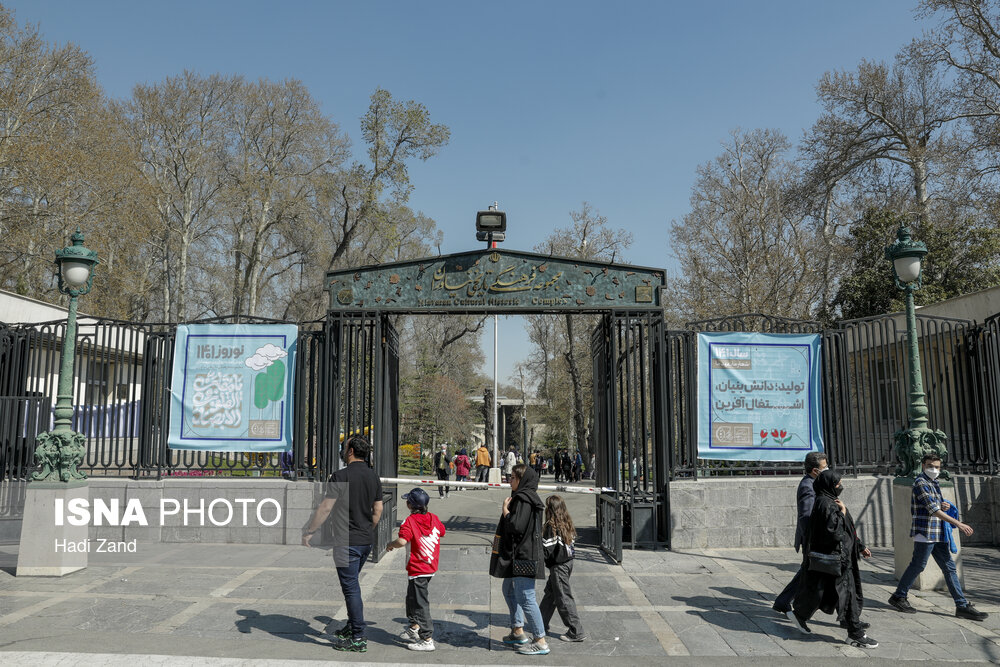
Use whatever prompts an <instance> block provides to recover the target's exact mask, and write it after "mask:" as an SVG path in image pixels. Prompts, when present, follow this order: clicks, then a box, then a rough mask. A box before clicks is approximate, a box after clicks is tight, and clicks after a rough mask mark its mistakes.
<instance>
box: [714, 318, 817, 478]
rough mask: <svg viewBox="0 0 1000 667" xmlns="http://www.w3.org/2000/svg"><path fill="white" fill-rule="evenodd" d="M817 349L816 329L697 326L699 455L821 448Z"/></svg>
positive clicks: (763, 454)
mask: <svg viewBox="0 0 1000 667" xmlns="http://www.w3.org/2000/svg"><path fill="white" fill-rule="evenodd" d="M819 351H820V341H819V336H818V335H816V334H807V335H797V334H761V333H702V334H698V458H702V459H723V460H727V461H802V460H803V459H804V458H805V455H806V454H807V453H809V452H811V451H823V438H822V435H821V433H820V428H821V421H820V417H821V415H820V406H821V404H822V401H821V396H820V393H819V392H820V359H819Z"/></svg>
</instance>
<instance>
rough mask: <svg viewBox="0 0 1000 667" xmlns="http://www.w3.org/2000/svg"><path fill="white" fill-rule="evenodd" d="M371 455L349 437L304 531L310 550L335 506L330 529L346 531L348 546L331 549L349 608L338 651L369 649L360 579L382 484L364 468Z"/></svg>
mask: <svg viewBox="0 0 1000 667" xmlns="http://www.w3.org/2000/svg"><path fill="white" fill-rule="evenodd" d="M370 454H371V444H370V443H369V442H368V441H367V440H366V439H365V438H364V437H363V436H360V435H353V436H351V437H350V438H348V439H347V440H346V441H345V442H344V444H343V445H342V446H341V450H340V457H341V460H342V461H343V462H344V463H345V464H347V465H345V466H344V467H343V468H341V469H340V470H338V471H337V472H335V473H333V474H332V475H330V481H329V484H327V490H326V497H325V498H323V500H322V502H320V504H319V506H318V507H317V508H316V510H315V511H314V512H313V516H312V519H311V520H310V521H309V523H308V524H307V525H306V527H305V529H304V530H303V532H302V544H304V545H305V546H309V540H310V539H311V538H312V536H313V535H314V534H315V533H316V531H317V530H319V527H320V526H322V525H323V523H324V522H325V521H326V519H327V517H329V516H330V512H331V511H333V510H334V508H335V507H337V506H338V505H339V507H338V512H337V514H335V515H334V526H335V527H337V526H341V525H343V526H344V527H345V528H346V532H347V545H344V546H341V547H335V548H334V564H335V565H336V567H337V578H338V579H339V580H340V590H341V591H342V592H343V594H344V604H345V605H346V606H347V625H345V626H344V627H343V628H341V629H340V630H338V631H337V632H335V633H334V638H335V642H334V644H333V648H335V649H337V650H338V651H354V652H358V653H363V652H365V651H367V650H368V641H367V640H366V639H365V609H364V603H363V601H362V599H361V585H360V583H359V582H358V578H359V576H360V575H361V568H363V567H364V565H365V561H366V560H368V555H369V554H370V553H371V551H372V545H373V544H374V543H375V526H377V525H378V521H379V519H380V518H381V516H382V482H381V481H380V480H379V478H378V475H376V474H375V471H374V470H372V469H371V467H369V465H368V463H367V460H368V457H369V455H370ZM338 501H343V502H338ZM345 505H346V507H345Z"/></svg>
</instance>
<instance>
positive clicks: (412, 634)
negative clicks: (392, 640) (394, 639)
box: [399, 626, 420, 642]
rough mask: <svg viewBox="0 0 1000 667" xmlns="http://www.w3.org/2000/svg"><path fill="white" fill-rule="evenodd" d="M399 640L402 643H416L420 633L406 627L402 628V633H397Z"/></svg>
mask: <svg viewBox="0 0 1000 667" xmlns="http://www.w3.org/2000/svg"><path fill="white" fill-rule="evenodd" d="M399 638H400V639H402V640H403V641H408V642H416V641H420V633H419V632H418V631H417V630H415V629H414V628H411V627H410V626H406V627H405V628H403V631H402V632H400V633H399Z"/></svg>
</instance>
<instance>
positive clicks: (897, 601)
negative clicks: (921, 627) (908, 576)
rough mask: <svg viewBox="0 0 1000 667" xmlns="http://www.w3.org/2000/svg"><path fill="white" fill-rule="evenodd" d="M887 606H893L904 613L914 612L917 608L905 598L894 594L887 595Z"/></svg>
mask: <svg viewBox="0 0 1000 667" xmlns="http://www.w3.org/2000/svg"><path fill="white" fill-rule="evenodd" d="M889 606H890V607H893V608H895V609H896V610H897V611H901V612H903V613H904V614H916V613H917V610H916V609H914V608H913V606H912V605H911V604H910V603H909V601H908V600H907V599H906V598H898V597H896V596H895V595H891V596H889Z"/></svg>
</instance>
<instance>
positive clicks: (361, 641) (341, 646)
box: [333, 637, 368, 653]
mask: <svg viewBox="0 0 1000 667" xmlns="http://www.w3.org/2000/svg"><path fill="white" fill-rule="evenodd" d="M333 648H334V650H337V651H350V652H351V653H365V652H367V651H368V640H367V639H365V638H364V637H360V638H357V637H349V638H347V639H341V640H340V641H338V642H337V643H336V644H334V645H333Z"/></svg>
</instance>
